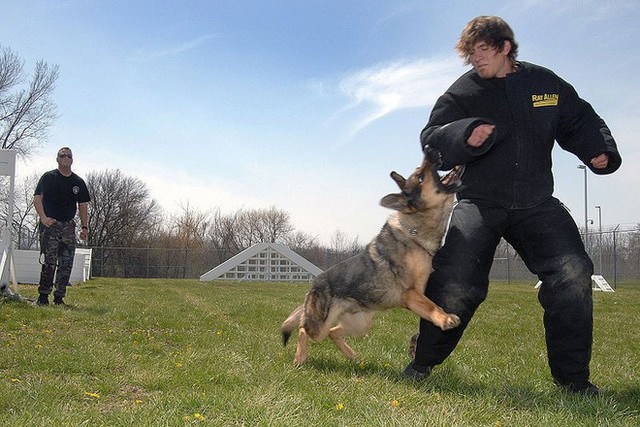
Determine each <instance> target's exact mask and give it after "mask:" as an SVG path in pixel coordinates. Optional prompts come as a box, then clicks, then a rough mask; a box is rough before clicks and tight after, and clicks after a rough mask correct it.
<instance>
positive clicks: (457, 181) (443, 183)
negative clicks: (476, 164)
mask: <svg viewBox="0 0 640 427" xmlns="http://www.w3.org/2000/svg"><path fill="white" fill-rule="evenodd" d="M463 173H464V165H458V166H455V167H454V168H453V169H451V170H448V171H440V170H437V171H435V174H436V177H437V178H438V182H439V185H438V186H439V187H440V189H441V190H443V191H444V192H445V193H455V192H456V191H458V190H459V189H460V186H461V185H462V181H461V178H462V174H463Z"/></svg>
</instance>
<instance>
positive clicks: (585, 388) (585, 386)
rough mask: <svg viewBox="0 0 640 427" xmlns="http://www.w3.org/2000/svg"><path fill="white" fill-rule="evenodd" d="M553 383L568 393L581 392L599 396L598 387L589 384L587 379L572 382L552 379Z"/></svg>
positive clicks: (586, 394)
mask: <svg viewBox="0 0 640 427" xmlns="http://www.w3.org/2000/svg"><path fill="white" fill-rule="evenodd" d="M554 383H555V384H556V385H557V386H558V387H560V388H561V389H562V390H564V391H567V392H569V393H574V394H581V395H583V396H599V395H600V389H599V388H598V387H597V386H595V385H593V384H591V383H590V382H589V381H581V382H573V383H560V382H558V381H554Z"/></svg>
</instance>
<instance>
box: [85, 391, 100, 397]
mask: <svg viewBox="0 0 640 427" xmlns="http://www.w3.org/2000/svg"><path fill="white" fill-rule="evenodd" d="M84 394H85V396H89V397H93V398H95V399H100V394H98V393H91V392H90V391H85V392H84Z"/></svg>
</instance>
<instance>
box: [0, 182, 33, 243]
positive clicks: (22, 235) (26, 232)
mask: <svg viewBox="0 0 640 427" xmlns="http://www.w3.org/2000/svg"><path fill="white" fill-rule="evenodd" d="M5 178H6V177H2V178H0V182H2V184H3V185H0V200H1V201H2V202H1V203H2V204H1V207H0V223H2V224H4V225H7V224H9V221H11V229H12V233H11V236H12V240H13V244H14V247H15V248H16V249H35V248H36V247H37V246H38V222H39V219H38V214H37V213H36V210H35V208H34V206H33V191H34V189H35V188H36V183H37V182H38V175H37V174H32V175H30V176H28V177H25V178H24V180H23V181H22V182H18V183H16V185H15V189H14V198H13V199H14V207H13V218H11V220H9V218H7V216H8V212H9V206H8V204H7V202H8V201H9V194H8V191H9V185H4V182H3V181H5V180H8V178H6V179H5Z"/></svg>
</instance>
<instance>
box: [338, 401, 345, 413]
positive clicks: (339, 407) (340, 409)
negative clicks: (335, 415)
mask: <svg viewBox="0 0 640 427" xmlns="http://www.w3.org/2000/svg"><path fill="white" fill-rule="evenodd" d="M343 409H344V405H343V404H342V403H339V402H338V403H336V411H342V410H343Z"/></svg>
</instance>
